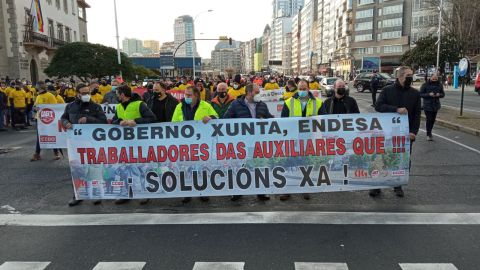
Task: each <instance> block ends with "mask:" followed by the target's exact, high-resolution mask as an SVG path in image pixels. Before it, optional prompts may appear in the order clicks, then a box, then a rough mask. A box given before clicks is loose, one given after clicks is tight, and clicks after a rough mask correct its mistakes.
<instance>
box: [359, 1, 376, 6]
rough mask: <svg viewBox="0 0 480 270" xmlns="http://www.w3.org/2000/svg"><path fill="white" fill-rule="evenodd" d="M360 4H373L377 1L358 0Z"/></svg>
mask: <svg viewBox="0 0 480 270" xmlns="http://www.w3.org/2000/svg"><path fill="white" fill-rule="evenodd" d="M357 1H358V2H357V3H358V5H359V6H361V5H368V4H373V3H375V0H357Z"/></svg>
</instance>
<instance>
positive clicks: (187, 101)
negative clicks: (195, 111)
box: [185, 97, 192, 105]
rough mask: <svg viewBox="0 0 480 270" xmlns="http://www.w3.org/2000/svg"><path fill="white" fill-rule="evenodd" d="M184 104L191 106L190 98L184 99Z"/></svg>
mask: <svg viewBox="0 0 480 270" xmlns="http://www.w3.org/2000/svg"><path fill="white" fill-rule="evenodd" d="M185 103H187V104H189V105H190V104H192V98H188V97H186V98H185Z"/></svg>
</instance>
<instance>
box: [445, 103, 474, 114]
mask: <svg viewBox="0 0 480 270" xmlns="http://www.w3.org/2000/svg"><path fill="white" fill-rule="evenodd" d="M442 107H447V108H452V109H455V110H460V108H459V107H455V106H450V105H445V104H442ZM463 110H464V111H469V112H476V113H480V111H477V110H472V109H465V108H463Z"/></svg>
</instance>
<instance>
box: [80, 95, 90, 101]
mask: <svg viewBox="0 0 480 270" xmlns="http://www.w3.org/2000/svg"><path fill="white" fill-rule="evenodd" d="M81 99H82V102H90V95H84V96H83V95H82V97H81Z"/></svg>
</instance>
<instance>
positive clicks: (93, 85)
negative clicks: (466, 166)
mask: <svg viewBox="0 0 480 270" xmlns="http://www.w3.org/2000/svg"><path fill="white" fill-rule="evenodd" d="M412 75H413V73H412V70H411V69H409V68H406V67H401V68H399V69H398V72H397V82H396V83H395V85H393V86H389V87H386V88H385V89H383V91H382V92H381V94H380V97H379V98H378V99H377V100H375V108H376V110H377V111H378V112H398V113H401V114H408V118H409V122H410V139H411V140H412V142H413V141H414V140H415V136H416V134H417V132H418V129H419V124H420V113H419V112H420V107H421V106H420V94H419V91H417V90H415V89H414V88H412V87H411V81H412ZM435 85H436V84H435V83H434V82H432V83H430V84H429V85H427V86H425V87H422V97H424V98H431V99H432V100H431V101H430V103H428V104H431V106H429V107H428V109H429V111H435V110H438V108H439V105H438V104H437V103H436V102H437V99H438V98H440V97H443V96H442V95H443V94H442V92H443V90H442V91H440V90H438V91H437V90H436V88H435ZM0 87H1V91H0V119H1V121H0V130H5V127H8V126H9V125H10V126H11V127H12V128H14V129H15V130H19V129H25V128H27V127H28V126H30V125H31V123H32V121H34V118H35V116H34V113H35V110H36V106H37V105H40V104H59V103H68V104H67V106H66V109H65V112H64V114H63V115H62V117H61V122H62V125H63V126H64V127H65V128H66V129H69V128H71V127H72V125H73V124H100V123H105V124H106V123H107V118H106V115H105V113H104V111H103V110H102V107H101V106H100V104H116V113H115V116H114V118H113V120H112V123H111V124H114V125H120V126H130V127H133V126H135V125H137V124H146V123H161V122H181V121H192V120H193V121H203V122H204V123H207V122H209V121H210V120H211V119H216V118H225V119H229V118H257V119H267V118H272V117H273V115H272V113H271V112H269V109H268V107H267V105H266V104H265V103H264V102H262V101H261V100H259V99H258V98H257V95H258V94H259V93H260V89H261V88H262V89H264V90H265V91H268V90H275V89H279V88H284V89H285V92H284V94H283V97H282V98H283V100H284V106H283V110H282V112H281V117H310V116H316V115H324V114H351V113H360V110H359V108H358V105H357V102H356V101H355V99H354V98H353V97H350V96H348V94H347V92H346V83H345V82H344V81H343V80H342V79H338V80H337V81H336V83H335V85H334V92H333V96H331V97H328V99H326V100H322V99H321V98H319V97H316V96H314V95H313V94H312V92H311V91H310V90H319V84H318V82H317V81H316V80H315V77H314V76H309V77H308V79H301V78H299V77H294V78H287V77H284V76H273V75H272V76H269V75H267V76H242V75H235V76H232V77H231V78H224V77H223V76H217V77H214V78H195V79H193V78H188V77H185V76H184V77H178V78H175V79H172V78H163V79H159V80H149V81H145V82H135V81H132V82H130V83H127V82H124V81H123V80H122V79H121V78H117V79H110V78H100V79H95V80H91V81H90V82H89V83H88V84H87V83H76V82H75V81H74V80H73V79H71V80H68V81H62V80H57V81H51V80H46V81H40V82H38V83H37V84H36V85H35V86H32V84H31V83H30V82H28V81H25V80H15V81H11V82H10V81H1V82H0ZM172 90H174V91H181V92H182V93H183V96H184V97H183V98H182V99H181V100H177V98H175V97H174V96H173V95H172V94H171V91H172ZM432 92H434V94H433V95H432ZM434 116H435V115H434V113H430V117H429V119H430V120H431V121H430V122H429V125H430V126H432V127H433V123H432V122H434V121H435V117H434ZM429 130H431V129H429ZM429 135H430V134H429ZM430 136H431V135H430ZM61 154H62V155H63V153H62V152H61V149H54V159H55V160H58V159H60V158H61V156H60V155H61ZM40 159H41V156H40V146H39V141H38V133H37V145H36V150H35V154H34V155H33V157H32V158H31V161H37V160H40ZM94 174H95V173H94V172H92V177H95V175H94ZM97 178H98V177H97ZM99 178H101V177H99ZM395 193H396V194H397V196H400V197H402V196H403V190H402V188H401V187H396V188H395ZM379 194H380V192H379V190H373V191H372V192H371V193H370V195H371V196H378V195H379ZM240 198H241V196H232V197H231V200H232V201H235V200H239V199H240ZM258 198H259V199H260V200H269V199H270V198H269V196H268V195H258ZM289 198H290V195H289V194H284V195H281V196H280V199H281V200H288V199H289ZM303 198H304V199H305V200H308V199H310V195H309V194H303ZM200 199H201V200H202V201H208V197H201V198H200ZM190 200H191V199H190V198H184V199H183V202H184V203H187V202H189V201H190ZM80 202H81V201H79V200H76V199H75V197H74V198H73V199H72V200H71V201H70V202H69V205H70V206H74V205H77V204H78V203H80ZM100 202H101V201H98V200H97V201H94V203H95V204H98V203H100ZM125 202H128V200H125V199H122V200H117V201H116V203H117V204H120V203H125ZM147 202H148V200H141V201H140V203H141V204H144V203H147Z"/></svg>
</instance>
